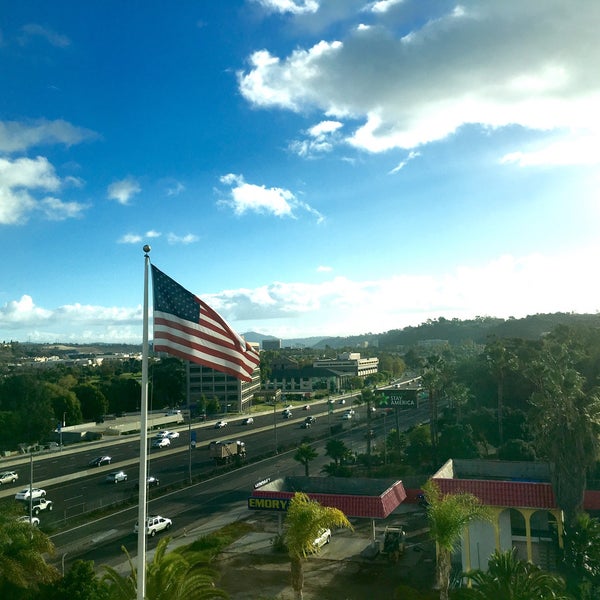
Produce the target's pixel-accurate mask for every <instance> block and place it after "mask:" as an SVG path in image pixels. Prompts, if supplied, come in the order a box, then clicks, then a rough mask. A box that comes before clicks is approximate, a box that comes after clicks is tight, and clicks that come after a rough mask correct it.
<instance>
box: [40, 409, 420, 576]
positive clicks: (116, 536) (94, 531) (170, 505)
mask: <svg viewBox="0 0 600 600" xmlns="http://www.w3.org/2000/svg"><path fill="white" fill-rule="evenodd" d="M358 412H359V411H357V413H358ZM426 413H427V409H426V408H422V409H419V410H417V411H414V412H411V411H403V412H402V414H401V417H400V421H401V429H406V428H408V427H410V426H412V425H414V424H415V423H419V422H422V421H423V420H424V418H426ZM359 416H360V415H359ZM338 418H339V417H338ZM394 420H395V419H390V418H386V419H384V418H375V419H373V420H372V422H371V426H372V429H373V430H374V435H375V438H374V442H375V444H381V443H383V440H384V438H385V434H386V433H388V432H389V430H390V428H391V427H392V426H393V423H392V422H391V421H394ZM324 421H326V420H324ZM358 421H359V422H361V421H362V423H363V425H364V415H362V418H359V419H358ZM346 425H348V423H346ZM322 427H324V428H326V427H327V424H326V423H323V424H322ZM283 431H284V432H285V434H286V436H292V435H299V436H300V437H299V438H298V442H299V441H300V440H301V439H302V436H306V434H307V433H309V432H311V431H312V430H308V432H307V430H304V429H300V427H299V425H298V424H295V426H293V427H292V426H288V428H287V429H285V430H283ZM365 433H366V428H365V427H364V426H356V425H354V426H353V427H352V428H350V427H348V428H347V429H345V430H344V431H343V433H342V435H341V437H342V439H343V440H344V442H345V443H346V445H347V446H348V447H349V448H351V449H352V451H353V452H356V453H364V452H365V449H366V437H365ZM259 439H262V440H263V441H262V444H264V445H266V446H271V444H272V432H261V433H259V434H256V435H255V436H252V438H250V441H249V442H248V443H249V444H251V445H254V446H258V445H259V442H258V440H259ZM326 441H327V440H326V439H324V440H321V441H318V442H315V443H314V446H315V448H316V449H317V452H318V454H319V456H318V458H317V459H316V460H315V461H314V462H313V463H311V466H310V473H311V475H313V476H314V475H318V474H319V473H320V470H321V467H322V466H323V465H325V464H328V463H329V462H330V459H329V458H328V457H327V456H326V455H325V449H324V448H325V444H326ZM294 451H295V450H290V451H289V452H285V453H281V454H279V455H277V456H273V457H270V458H267V459H264V460H262V461H259V462H257V463H253V464H248V465H245V466H243V467H241V468H239V469H237V470H235V471H231V472H227V473H224V474H222V475H219V476H215V477H211V478H210V479H207V480H205V481H203V482H201V483H198V484H195V485H193V486H188V487H186V488H184V489H180V490H176V491H173V492H170V493H167V494H164V495H161V496H159V497H154V498H152V493H151V497H150V501H149V508H148V512H149V514H162V515H163V516H167V517H169V518H171V519H173V521H174V525H173V529H172V530H171V531H170V533H169V535H170V536H173V537H174V538H181V537H182V536H186V537H187V538H189V540H190V541H191V540H193V539H194V538H193V532H194V531H195V530H197V529H198V528H199V527H201V526H202V525H206V524H207V523H209V522H210V521H211V520H212V519H214V518H215V517H217V516H222V515H226V514H236V513H235V510H237V511H238V512H239V511H240V510H242V512H245V511H244V506H245V502H246V499H247V497H248V496H249V495H250V493H251V490H252V488H253V486H254V483H255V482H256V481H258V480H261V479H263V478H265V477H270V478H276V477H281V476H285V475H291V474H294V475H303V474H304V468H303V467H302V465H300V464H299V463H297V462H296V461H294V460H293V458H292V456H293V454H294ZM195 452H196V453H198V454H196V455H195V456H198V455H201V454H202V453H204V455H205V456H206V458H207V456H208V453H207V452H206V450H199V451H198V450H196V451H195ZM166 458H167V457H165V459H166ZM169 464H171V466H170V467H169V466H168V465H169ZM206 464H207V465H209V468H210V462H209V461H208V459H207V460H206ZM185 468H186V466H185V465H182V464H181V462H180V463H179V464H177V463H173V458H172V457H171V459H170V463H169V462H168V463H167V464H166V466H165V467H164V468H163V469H162V470H161V471H160V473H161V475H160V476H161V478H162V477H163V473H164V472H165V470H168V469H171V470H173V471H178V472H179V473H181V472H182V471H184V470H185ZM100 485H101V484H100ZM112 487H118V486H109V488H112ZM117 493H119V492H117ZM130 494H131V495H132V499H133V500H135V497H134V496H133V491H131V492H130ZM240 507H241V508H240ZM136 517H137V505H135V504H133V505H132V506H131V507H130V508H125V509H120V510H118V511H117V512H116V513H115V514H111V515H110V516H108V517H106V518H102V519H96V520H91V521H90V522H88V523H86V524H84V525H81V526H79V527H76V528H70V529H69V528H67V529H66V530H64V531H62V532H60V533H56V534H54V535H52V536H51V539H52V541H53V542H54V543H55V545H56V547H57V554H56V557H55V559H54V560H55V563H56V564H60V565H61V567H62V564H63V563H66V564H67V565H68V564H70V563H71V562H72V561H73V560H75V559H76V558H82V559H85V560H94V562H95V564H96V565H97V566H99V565H102V564H111V565H113V566H114V565H118V564H122V563H123V554H122V551H121V546H122V545H124V546H125V547H126V548H127V549H128V551H129V552H131V553H132V554H134V553H135V551H136V548H137V543H136V537H135V535H134V534H133V532H132V529H133V524H134V522H135V519H136ZM232 518H233V517H232ZM67 525H68V522H67ZM158 539H159V538H158V537H157V538H156V539H154V540H149V541H148V547H149V549H152V548H153V547H154V546H155V545H156V543H157V541H158ZM186 543H188V541H186Z"/></svg>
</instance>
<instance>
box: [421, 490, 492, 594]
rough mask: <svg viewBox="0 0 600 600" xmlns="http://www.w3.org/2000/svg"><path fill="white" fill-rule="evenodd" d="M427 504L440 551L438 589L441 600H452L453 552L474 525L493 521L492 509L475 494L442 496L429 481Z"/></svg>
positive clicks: (430, 527) (431, 526)
mask: <svg viewBox="0 0 600 600" xmlns="http://www.w3.org/2000/svg"><path fill="white" fill-rule="evenodd" d="M423 491H424V493H425V499H426V500H427V519H428V521H429V534H430V536H431V537H432V539H433V540H434V541H435V543H436V547H437V565H436V571H437V573H436V575H437V585H438V587H439V590H440V600H448V588H449V587H450V567H451V562H450V561H451V558H452V552H453V551H454V550H455V549H456V547H457V546H458V543H459V542H460V540H461V537H462V534H463V532H464V530H465V528H466V527H467V525H469V523H472V522H473V521H482V520H489V519H490V513H489V509H488V508H487V507H486V506H484V505H483V504H481V502H480V501H479V499H478V498H477V497H475V496H474V495H473V494H468V493H459V494H442V492H441V491H440V488H439V487H438V486H437V484H435V483H434V482H433V481H431V480H429V481H428V482H427V483H426V484H425V485H424V486H423Z"/></svg>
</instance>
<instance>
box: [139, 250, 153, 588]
mask: <svg viewBox="0 0 600 600" xmlns="http://www.w3.org/2000/svg"><path fill="white" fill-rule="evenodd" d="M143 250H144V253H145V254H144V318H143V323H144V325H143V340H142V402H141V412H140V477H139V482H140V486H139V498H138V502H139V506H138V553H137V600H144V599H145V597H146V489H147V487H146V477H147V464H146V463H147V460H148V266H149V264H150V257H149V256H148V253H149V252H150V250H151V248H150V246H148V245H146V246H144V248H143Z"/></svg>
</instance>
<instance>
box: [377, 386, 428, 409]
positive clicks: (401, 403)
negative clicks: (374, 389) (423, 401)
mask: <svg viewBox="0 0 600 600" xmlns="http://www.w3.org/2000/svg"><path fill="white" fill-rule="evenodd" d="M379 393H380V394H382V395H383V397H384V398H385V400H384V401H382V402H381V404H383V405H387V406H390V407H393V406H397V407H398V408H418V406H419V401H418V399H417V390H393V389H389V390H379Z"/></svg>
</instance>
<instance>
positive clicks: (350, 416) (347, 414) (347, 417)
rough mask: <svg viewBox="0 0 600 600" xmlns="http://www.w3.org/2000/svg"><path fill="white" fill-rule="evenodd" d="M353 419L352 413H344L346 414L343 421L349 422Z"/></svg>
mask: <svg viewBox="0 0 600 600" xmlns="http://www.w3.org/2000/svg"><path fill="white" fill-rule="evenodd" d="M351 418H352V415H351V414H350V413H344V414H343V415H342V419H343V420H344V421H349V420H350V419H351Z"/></svg>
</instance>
